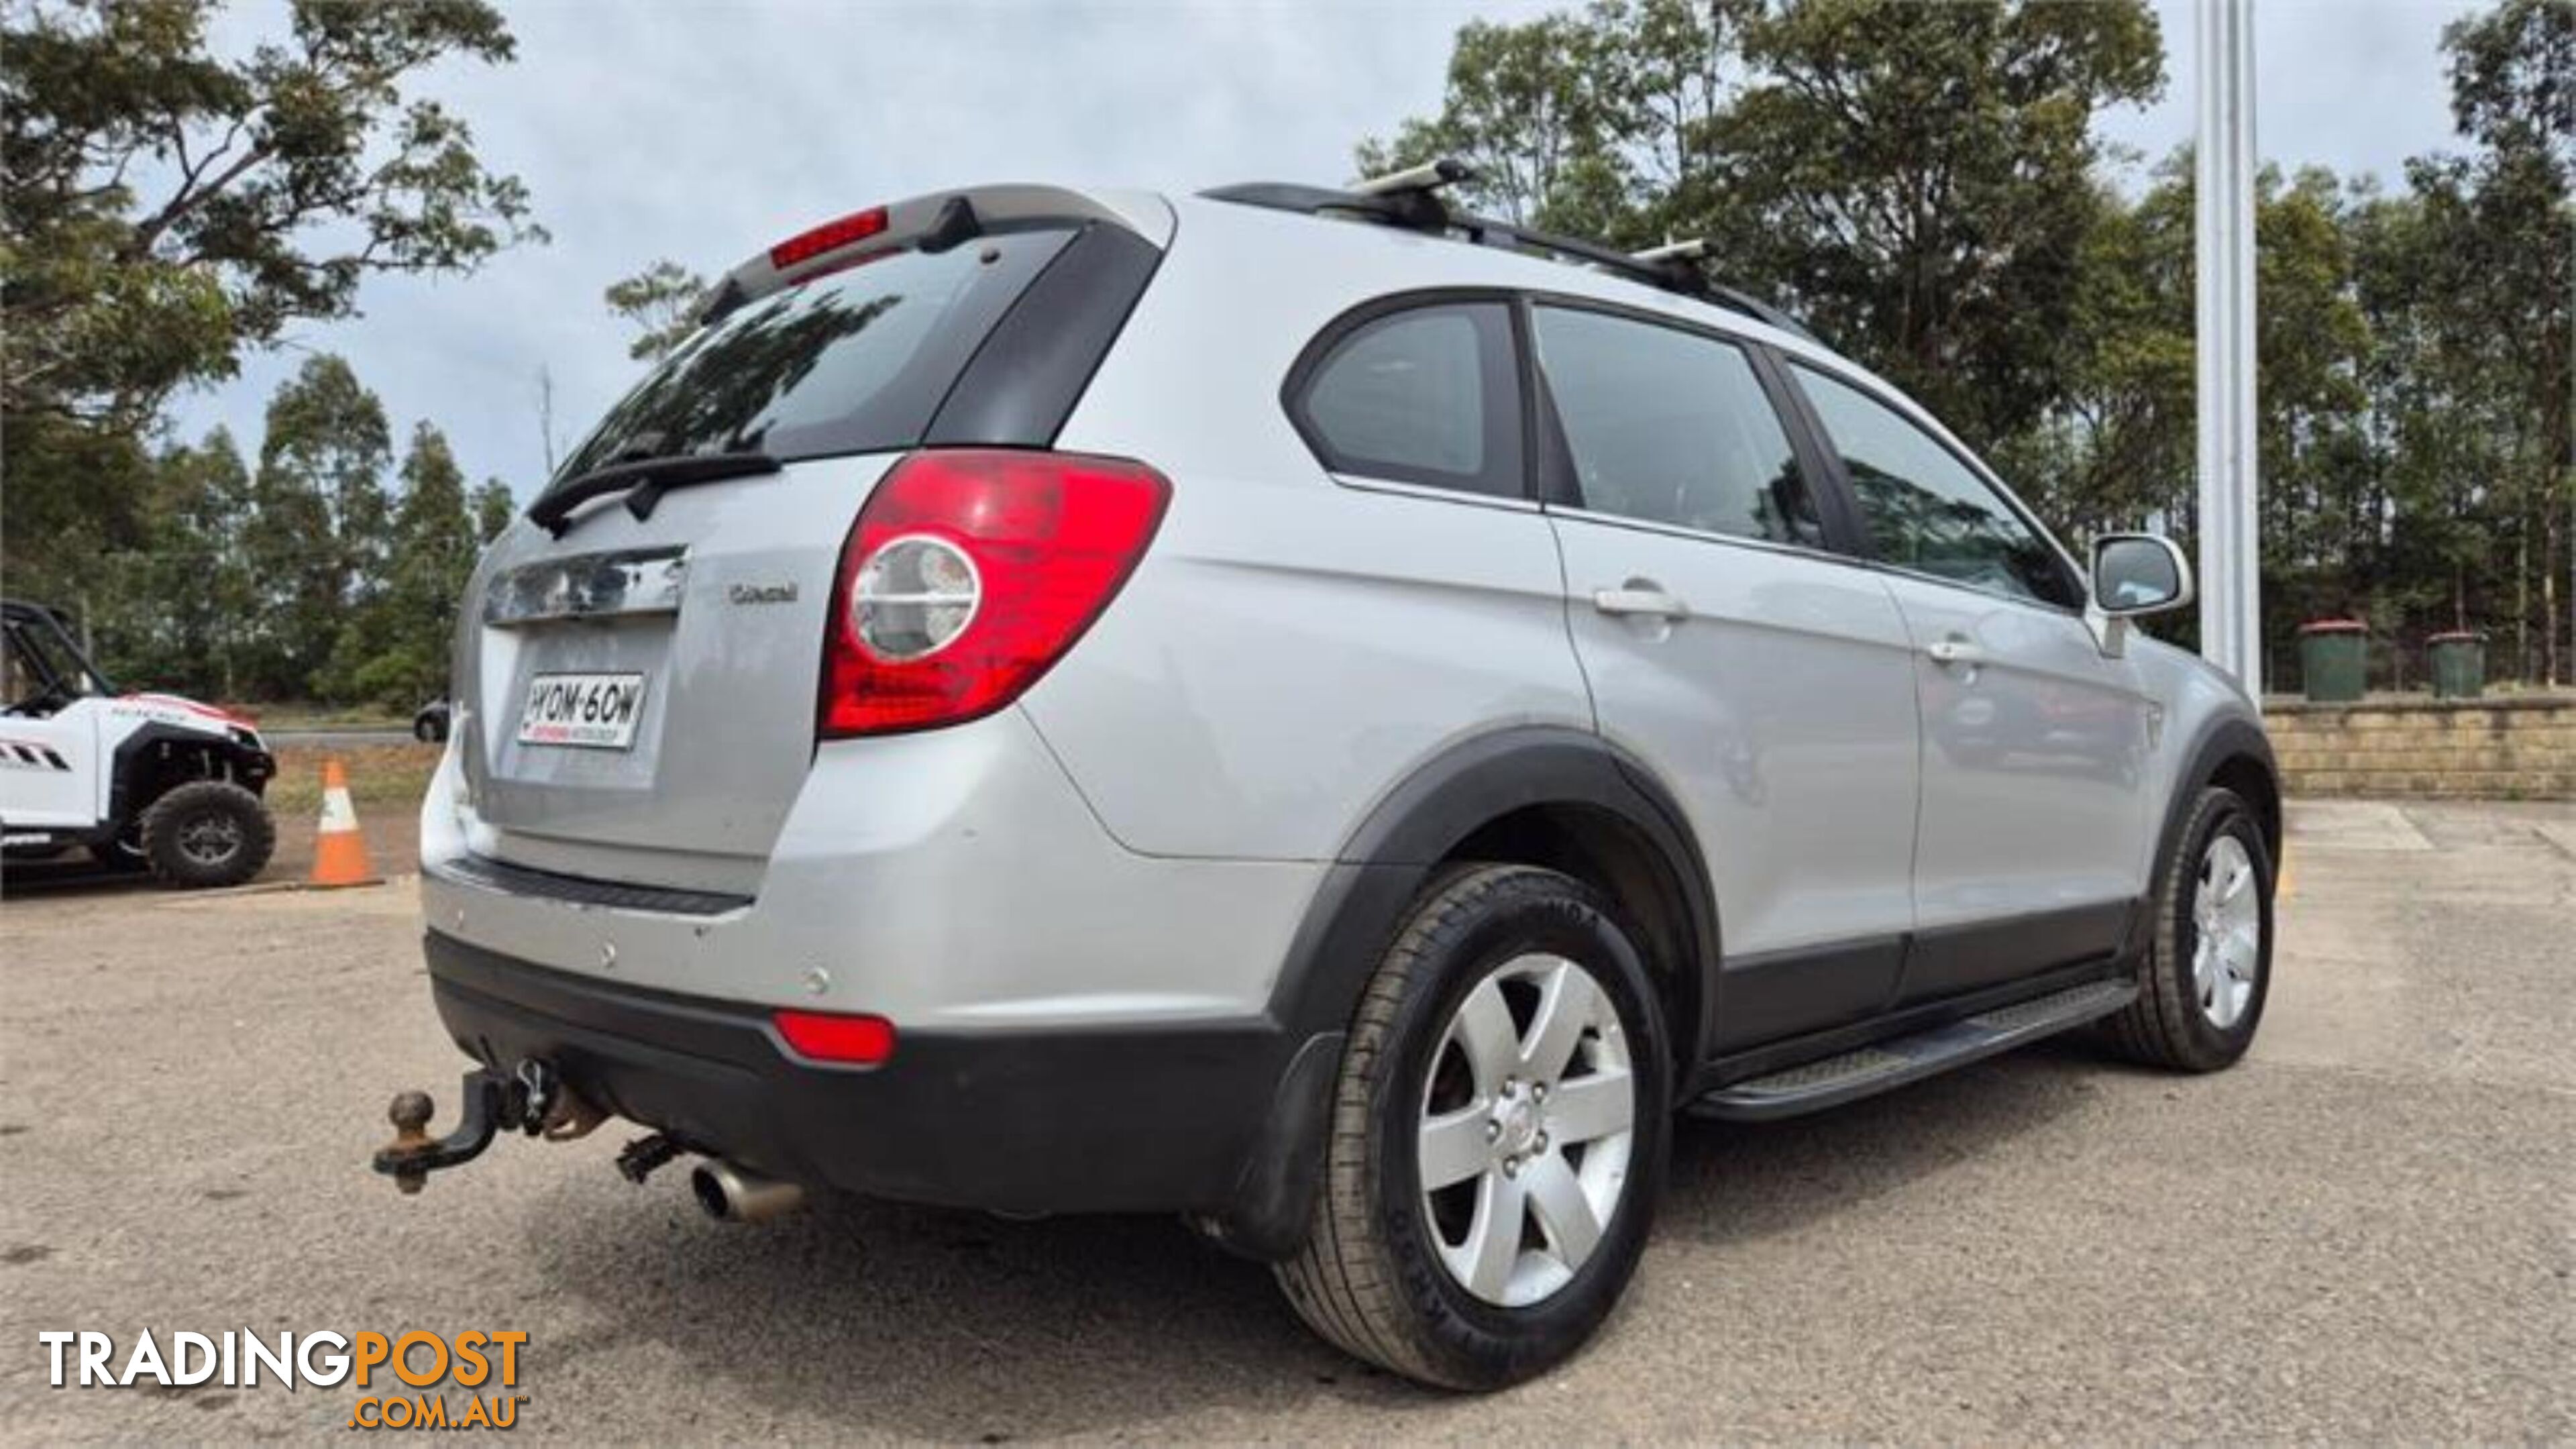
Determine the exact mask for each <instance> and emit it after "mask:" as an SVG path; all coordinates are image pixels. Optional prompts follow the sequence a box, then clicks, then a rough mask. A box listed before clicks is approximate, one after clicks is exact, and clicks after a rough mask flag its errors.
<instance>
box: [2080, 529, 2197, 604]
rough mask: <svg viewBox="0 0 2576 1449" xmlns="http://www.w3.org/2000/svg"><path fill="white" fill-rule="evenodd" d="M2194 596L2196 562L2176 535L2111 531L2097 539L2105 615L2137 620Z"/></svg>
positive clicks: (2097, 576) (2096, 589)
mask: <svg viewBox="0 0 2576 1449" xmlns="http://www.w3.org/2000/svg"><path fill="white" fill-rule="evenodd" d="M2191 600H2192V586H2191V561H2190V560H2189V559H2186V558H2184V557H2183V556H2182V549H2181V548H2180V547H2178V546H2177V545H2176V544H2175V543H2174V541H2173V540H2172V539H2169V538H2163V537H2160V536H2158V535H2156V534H2152V533H2106V534H2103V535H2102V536H2101V537H2099V538H2096V539H2094V540H2093V607H2094V608H2096V609H2099V610H2100V611H2101V612H2102V613H2103V614H2104V615H2106V616H2108V617H2110V618H2113V619H2135V618H2140V617H2142V616H2144V615H2147V614H2161V613H2164V612H2166V611H2167V610H2169V609H2179V608H2181V607H2182V606H2183V605H2185V604H2188V603H2190V602H2191Z"/></svg>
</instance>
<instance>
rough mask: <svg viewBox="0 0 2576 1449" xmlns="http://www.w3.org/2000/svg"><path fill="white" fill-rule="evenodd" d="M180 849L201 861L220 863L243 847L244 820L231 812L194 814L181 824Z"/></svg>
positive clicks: (182, 852) (205, 863)
mask: <svg viewBox="0 0 2576 1449" xmlns="http://www.w3.org/2000/svg"><path fill="white" fill-rule="evenodd" d="M178 844H179V853H180V854H181V855H184V856H186V857H187V858H188V859H189V860H191V861H193V862H195V863H196V864H198V865H221V864H223V863H224V862H225V861H228V860H230V859H232V858H233V855H234V853H235V852H236V851H239V850H240V849H241V844H242V828H241V822H240V821H238V820H235V819H234V818H232V817H231V816H229V815H214V814H207V815H195V816H191V817H189V819H188V821H187V823H186V824H183V825H181V826H180V827H179V841H178Z"/></svg>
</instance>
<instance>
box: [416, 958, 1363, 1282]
mask: <svg viewBox="0 0 2576 1449" xmlns="http://www.w3.org/2000/svg"><path fill="white" fill-rule="evenodd" d="M426 950H427V954H428V959H429V971H430V980H431V987H432V991H433V992H434V994H435V996H436V999H437V1005H438V1012H439V1016H440V1018H441V1019H442V1020H443V1021H444V1022H445V1023H446V1025H447V1030H448V1033H449V1034H450V1035H451V1036H453V1037H454V1038H455V1039H456V1042H457V1044H458V1045H459V1046H460V1047H462V1048H463V1049H464V1050H465V1051H466V1053H467V1054H468V1055H470V1056H473V1057H475V1058H477V1059H479V1060H481V1061H483V1062H484V1063H486V1064H487V1065H490V1066H494V1067H498V1068H501V1069H504V1070H508V1069H510V1068H512V1067H513V1066H514V1065H515V1064H516V1063H517V1062H519V1061H521V1060H523V1059H526V1058H530V1057H540V1058H544V1059H546V1060H548V1061H551V1062H552V1063H554V1065H555V1066H556V1067H557V1068H558V1069H559V1070H560V1071H561V1073H562V1075H563V1079H564V1081H565V1082H566V1084H567V1085H569V1086H570V1087H572V1089H573V1090H574V1091H576V1092H578V1093H579V1094H580V1095H581V1096H582V1097H584V1098H585V1099H587V1100H589V1101H590V1102H592V1103H593V1104H594V1105H597V1106H599V1107H602V1108H605V1109H606V1110H608V1111H610V1112H613V1113H615V1114H617V1115H619V1116H623V1117H627V1118H630V1119H632V1120H634V1121H637V1122H641V1123H644V1124H646V1125H648V1126H651V1127H654V1128H657V1129H659V1130H661V1131H662V1132H664V1133H666V1134H668V1135H669V1136H670V1137H671V1138H672V1139H674V1140H675V1141H677V1142H678V1143H680V1144H681V1145H683V1146H685V1147H687V1148H689V1149H691V1150H693V1151H697V1152H702V1153H706V1154H709V1155H713V1156H721V1157H725V1158H728V1159H731V1160H733V1161H736V1162H740V1163H742V1164H743V1165H745V1166H747V1167H751V1168H754V1169H756V1170H758V1171H761V1172H764V1173H767V1174H770V1175H772V1176H776V1177H782V1178H786V1179H789V1180H792V1181H797V1182H804V1183H809V1184H817V1185H825V1186H830V1187H836V1188H841V1189H844V1190H847V1191H852V1192H859V1193H865V1194H869V1195H872V1196H879V1197H887V1198H895V1199H902V1200H907V1201H914V1202H926V1203H937V1204H944V1205H949V1206H957V1207H972V1208H984V1209H992V1210H998V1211H1006V1212H1031V1213H1040V1212H1125V1211H1156V1212H1184V1213H1193V1214H1201V1215H1204V1216H1206V1217H1207V1218H1209V1219H1211V1220H1213V1221H1214V1222H1215V1223H1216V1225H1217V1226H1219V1228H1220V1229H1221V1230H1222V1231H1224V1232H1225V1233H1226V1235H1229V1236H1231V1237H1233V1238H1234V1239H1235V1240H1236V1241H1237V1242H1239V1243H1241V1244H1243V1245H1244V1246H1245V1247H1246V1249H1247V1251H1251V1252H1254V1253H1256V1254H1259V1255H1264V1256H1269V1255H1275V1254H1276V1253H1277V1252H1280V1251H1285V1249H1284V1248H1283V1247H1281V1246H1280V1244H1281V1243H1282V1242H1285V1241H1288V1240H1291V1239H1293V1236H1294V1234H1295V1233H1296V1232H1298V1231H1300V1230H1302V1227H1303V1223H1302V1220H1300V1221H1295V1222H1283V1221H1275V1219H1277V1218H1279V1217H1280V1216H1281V1215H1282V1214H1281V1209H1282V1207H1283V1206H1284V1205H1283V1204H1281V1203H1279V1202H1277V1201H1275V1199H1276V1198H1277V1196H1278V1194H1277V1192H1276V1187H1275V1185H1276V1184H1277V1183H1278V1182H1280V1181H1282V1180H1283V1179H1288V1180H1293V1179H1294V1178H1295V1177H1296V1176H1297V1175H1298V1174H1297V1173H1296V1172H1295V1171H1294V1170H1293V1166H1294V1164H1295V1162H1296V1160H1297V1159H1300V1158H1302V1157H1303V1156H1304V1155H1306V1154H1307V1153H1308V1152H1309V1151H1310V1140H1311V1141H1320V1134H1318V1133H1316V1132H1315V1131H1314V1128H1315V1126H1316V1125H1317V1124H1318V1123H1319V1122H1320V1113H1321V1110H1322V1099H1323V1093H1322V1090H1321V1088H1322V1085H1323V1081H1324V1077H1325V1075H1326V1074H1325V1073H1323V1072H1321V1071H1319V1070H1318V1069H1317V1068H1316V1067H1315V1066H1314V1064H1315V1063H1319V1062H1320V1063H1329V1062H1330V1061H1332V1060H1334V1059H1336V1058H1337V1057H1338V1038H1337V1037H1331V1036H1326V1037H1320V1038H1317V1039H1316V1042H1315V1043H1313V1044H1312V1045H1314V1046H1315V1047H1316V1049H1315V1050H1313V1051H1301V1050H1299V1049H1300V1048H1303V1047H1306V1046H1308V1045H1310V1044H1309V1043H1305V1042H1293V1041H1291V1040H1290V1039H1289V1037H1288V1036H1287V1035H1286V1034H1285V1033H1283V1032H1282V1031H1281V1030H1280V1029H1279V1028H1278V1027H1277V1026H1275V1025H1274V1024H1272V1023H1271V1022H1269V1021H1268V1020H1267V1019H1260V1018H1256V1019H1254V1020H1250V1021H1244V1022H1198V1023H1191V1024H1186V1025H1183V1024H1172V1025H1151V1026H1125V1027H1114V1028H1113V1027H1102V1028H1084V1029H1054V1030H1047V1031H1018V1032H957V1031H936V1030H926V1031H906V1032H904V1033H903V1035H902V1037H901V1039H900V1041H899V1042H898V1044H897V1047H896V1051H895V1055H894V1059H893V1060H892V1061H890V1062H888V1063H886V1064H885V1065H884V1066H881V1067H876V1068H870V1069H852V1068H843V1067H829V1066H816V1065H812V1064H810V1063H806V1062H804V1061H801V1060H799V1059H796V1058H794V1057H792V1056H790V1055H789V1054H788V1052H787V1050H786V1049H785V1047H784V1046H783V1045H782V1044H781V1043H780V1042H779V1041H778V1040H777V1038H776V1037H775V1036H774V1035H773V1032H772V1029H771V1027H770V1025H769V1013H768V1010H767V1009H766V1008H763V1007H760V1006H755V1005H747V1004H741V1003H734V1002H723V1001H715V1000H711V999H708V998H704V997H691V996H682V995H678V994H674V993H671V992H666V991H660V990H654V989H650V988H644V987H636V986H630V985H625V984H622V983H612V982H607V981H601V980H598V979H595V978H592V977H588V976H582V975H575V974H572V973H569V972H563V971H556V970H551V969H548V968H545V967H541V966H536V965H531V964H529V963H527V962H524V961H519V960H514V959H512V958H510V957H507V956H504V955H501V954H499V953H497V952H494V951H491V950H488V949H485V948H483V947H479V946H476V945H473V944H470V943H468V942H465V941H462V940H459V939H457V938H455V937H453V936H449V935H446V934H444V933H442V932H438V931H432V932H430V933H429V934H428V939H427V945H426ZM1292 1064H1293V1067H1292ZM1298 1216H1300V1217H1302V1215H1301V1214H1300V1215H1298ZM1283 1235H1284V1236H1283Z"/></svg>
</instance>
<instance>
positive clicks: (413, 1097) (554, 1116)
mask: <svg viewBox="0 0 2576 1449" xmlns="http://www.w3.org/2000/svg"><path fill="white" fill-rule="evenodd" d="M460 1090H461V1091H462V1092H463V1094H464V1097H465V1102H464V1107H463V1116H462V1117H461V1118H459V1120H458V1121H457V1124H456V1130H455V1131H453V1132H450V1133H448V1134H447V1135H446V1136H444V1137H437V1138H433V1137H431V1136H430V1135H429V1119H430V1118H431V1117H432V1116H434V1115H436V1113H437V1111H438V1107H437V1104H436V1103H434V1102H432V1101H431V1100H430V1097H429V1094H428V1093H427V1092H401V1093H397V1094H396V1095H395V1097H394V1101H393V1105H392V1106H390V1107H388V1108H386V1109H385V1116H386V1117H387V1118H388V1119H389V1120H391V1121H392V1123H393V1124H394V1140H393V1141H392V1142H391V1143H390V1144H388V1145H386V1146H384V1147H381V1148H378V1149H377V1151H376V1156H375V1161H374V1163H373V1166H374V1167H375V1169H376V1171H378V1172H381V1173H383V1174H385V1175H386V1176H387V1177H390V1178H392V1179H393V1180H394V1186H395V1187H397V1188H399V1189H401V1190H402V1191H403V1192H404V1193H405V1194H410V1193H416V1192H418V1191H420V1189H421V1186H422V1185H423V1184H425V1183H427V1182H428V1181H429V1175H430V1174H431V1173H433V1172H437V1171H439V1170H441V1169H443V1168H449V1167H456V1166H459V1165H461V1164H464V1163H468V1162H472V1161H473V1160H474V1159H475V1158H477V1157H480V1156H482V1155H483V1149H484V1148H486V1147H489V1146H491V1145H492V1139H493V1138H494V1137H495V1136H497V1135H499V1134H500V1133H502V1132H505V1131H509V1130H512V1129H516V1130H518V1131H521V1132H524V1133H526V1134H527V1135H528V1136H530V1137H535V1136H539V1135H543V1136H544V1137H545V1139H546V1140H547V1141H549V1142H569V1141H571V1140H572V1139H573V1138H576V1137H580V1136H584V1135H586V1134H587V1133H589V1131H590V1130H591V1129H592V1128H594V1127H597V1126H598V1125H599V1124H600V1121H601V1118H602V1114H601V1113H600V1112H599V1111H598V1109H596V1108H594V1107H592V1106H591V1105H590V1104H589V1103H587V1102H584V1101H582V1100H581V1099H580V1098H579V1097H577V1096H574V1095H573V1094H572V1093H571V1092H569V1091H567V1090H565V1089H564V1086H563V1082H562V1079H561V1077H560V1076H558V1075H557V1073H556V1072H555V1069H554V1068H553V1067H552V1066H550V1065H548V1064H547V1063H545V1062H542V1061H535V1060H530V1061H524V1062H521V1063H519V1067H518V1071H517V1073H516V1074H515V1075H512V1076H506V1077H505V1076H503V1075H501V1074H500V1073H499V1072H496V1071H494V1070H492V1069H491V1068H490V1067H477V1068H475V1069H474V1070H473V1071H470V1072H467V1073H466V1074H465V1080H464V1082H463V1083H462V1084H461V1086H460Z"/></svg>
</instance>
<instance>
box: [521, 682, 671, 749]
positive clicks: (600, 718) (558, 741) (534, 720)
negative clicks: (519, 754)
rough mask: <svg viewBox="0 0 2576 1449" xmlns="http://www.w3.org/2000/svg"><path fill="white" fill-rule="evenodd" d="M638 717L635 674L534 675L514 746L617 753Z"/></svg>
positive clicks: (640, 699)
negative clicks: (560, 747) (559, 746)
mask: <svg viewBox="0 0 2576 1449" xmlns="http://www.w3.org/2000/svg"><path fill="white" fill-rule="evenodd" d="M643 714H644V676H643V675H641V674H540V675H538V676H536V677H535V678H533V679H531V680H529V681H528V700H527V703H526V705H525V706H524V707H522V708H521V709H520V711H519V743H520V744H523V745H571V746H573V747H575V748H578V749H585V750H622V749H626V748H627V747H629V746H631V745H633V744H634V743H635V721H636V720H638V719H640V718H642V717H643Z"/></svg>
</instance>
